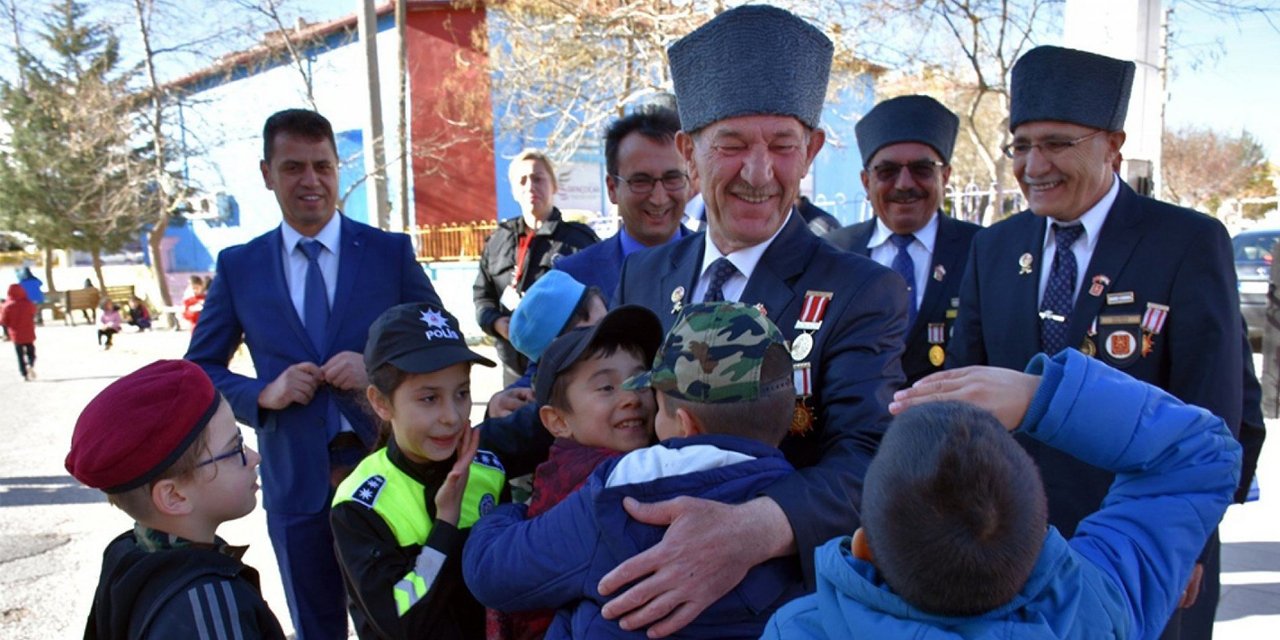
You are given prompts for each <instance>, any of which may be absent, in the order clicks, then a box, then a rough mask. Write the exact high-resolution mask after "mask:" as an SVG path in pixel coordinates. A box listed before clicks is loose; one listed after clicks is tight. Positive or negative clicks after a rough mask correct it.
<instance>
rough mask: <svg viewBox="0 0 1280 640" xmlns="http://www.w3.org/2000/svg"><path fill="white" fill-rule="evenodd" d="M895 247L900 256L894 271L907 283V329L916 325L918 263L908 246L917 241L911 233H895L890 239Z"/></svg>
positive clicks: (895, 257)
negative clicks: (912, 257) (913, 258)
mask: <svg viewBox="0 0 1280 640" xmlns="http://www.w3.org/2000/svg"><path fill="white" fill-rule="evenodd" d="M889 241H890V242H892V243H893V246H895V247H897V248H898V255H895V256H894V257H893V270H894V272H896V273H897V274H898V275H900V276H902V279H903V280H906V281H907V302H908V304H907V327H908V328H910V327H911V326H913V325H915V323H916V313H917V312H918V309H916V263H915V261H914V260H912V259H911V254H910V253H907V246H908V245H910V244H911V243H912V242H915V241H916V237H915V236H914V235H912V234H910V233H895V234H893V235H892V236H890V237H889Z"/></svg>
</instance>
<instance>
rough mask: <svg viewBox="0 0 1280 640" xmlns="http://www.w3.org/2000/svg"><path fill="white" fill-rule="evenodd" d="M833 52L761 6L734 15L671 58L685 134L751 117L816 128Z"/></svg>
mask: <svg viewBox="0 0 1280 640" xmlns="http://www.w3.org/2000/svg"><path fill="white" fill-rule="evenodd" d="M833 50H834V47H833V46H832V44H831V40H829V39H828V38H827V37H826V36H825V35H823V34H822V32H821V31H819V30H818V29H817V28H815V27H814V26H813V25H811V24H809V23H808V22H805V21H804V20H802V19H800V18H799V17H797V16H796V15H794V14H792V13H789V12H787V11H783V10H782V9H778V8H776V7H769V6H763V5H748V6H744V7H738V8H736V9H730V10H728V11H725V12H724V13H721V14H720V15H718V16H716V17H715V18H713V19H712V20H711V21H710V22H708V23H706V24H704V25H702V26H701V27H698V28H697V29H696V30H694V32H693V33H690V34H689V35H687V36H685V37H683V38H681V39H679V40H677V41H676V42H675V44H672V45H671V47H670V48H669V49H668V50H667V58H668V60H670V62H671V80H672V82H673V84H674V85H675V91H676V99H677V102H678V104H679V107H680V123H681V124H682V125H683V127H684V130H685V131H697V130H698V129H701V128H702V127H705V126H707V125H709V124H711V123H713V122H715V121H717V120H723V119H725V118H733V117H736V116H750V115H780V116H793V117H794V118H796V119H797V120H799V121H800V122H802V123H804V124H805V125H806V126H808V127H810V128H816V127H817V126H818V120H819V119H820V118H821V117H822V103H823V101H824V100H825V98H826V95H827V79H828V77H829V76H830V75H831V55H832V51H833Z"/></svg>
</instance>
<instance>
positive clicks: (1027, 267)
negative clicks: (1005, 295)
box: [1018, 253, 1035, 276]
mask: <svg viewBox="0 0 1280 640" xmlns="http://www.w3.org/2000/svg"><path fill="white" fill-rule="evenodd" d="M1034 261H1035V258H1033V257H1031V254H1030V253H1024V254H1022V255H1021V256H1018V275H1020V276H1025V275H1027V274H1029V273H1031V264H1032V263H1033V262H1034Z"/></svg>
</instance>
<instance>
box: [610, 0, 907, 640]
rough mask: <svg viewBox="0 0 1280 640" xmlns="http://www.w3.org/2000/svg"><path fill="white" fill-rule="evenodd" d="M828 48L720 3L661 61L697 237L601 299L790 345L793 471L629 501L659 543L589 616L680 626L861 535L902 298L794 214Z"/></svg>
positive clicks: (620, 572)
mask: <svg viewBox="0 0 1280 640" xmlns="http://www.w3.org/2000/svg"><path fill="white" fill-rule="evenodd" d="M832 49H833V47H832V44H831V41H830V40H829V39H827V37H826V36H825V35H823V34H822V32H821V31H819V30H818V29H816V28H814V27H813V26H812V25H810V24H808V23H807V22H805V21H804V20H802V19H800V18H798V17H796V16H795V15H793V14H791V13H788V12H786V11H783V10H781V9H777V8H774V7H769V6H764V5H748V6H743V7H738V8H735V9H731V10H729V11H725V12H723V13H721V14H720V15H719V16H717V17H715V18H714V19H712V20H711V21H710V22H708V23H707V24H705V25H703V26H702V27H700V28H698V29H697V30H696V31H694V32H693V33H691V34H689V35H688V36H686V37H684V38H682V39H681V40H679V41H678V42H676V43H675V44H673V45H672V46H671V48H670V50H669V51H668V54H669V60H670V64H671V76H672V79H673V81H674V84H675V93H676V96H677V99H678V104H679V109H680V122H681V124H682V126H683V130H682V131H681V132H680V133H679V134H678V135H677V137H676V146H677V147H678V148H679V149H680V151H681V153H682V154H683V155H684V157H685V160H686V162H687V163H688V165H689V166H690V171H691V174H692V176H693V178H694V179H695V180H698V181H699V184H700V185H701V190H702V194H703V196H704V199H705V202H706V213H707V228H706V231H704V232H699V233H696V234H693V235H690V236H687V237H685V238H682V239H681V240H679V241H677V242H675V243H673V244H670V245H667V246H664V247H659V248H656V249H651V250H648V251H641V252H638V253H635V254H633V255H631V256H630V257H629V258H627V261H626V262H625V263H624V264H623V268H622V280H621V284H620V285H619V287H618V291H617V294H616V296H615V300H616V301H617V302H619V303H623V304H642V305H644V306H647V307H649V308H650V309H652V310H654V311H655V312H656V313H657V314H658V315H659V317H660V318H661V319H662V321H663V324H664V326H665V327H666V328H670V327H671V325H672V324H674V322H675V320H676V318H677V316H678V314H679V312H680V310H681V309H682V308H683V307H684V305H687V304H690V303H693V302H704V301H716V300H729V301H735V302H744V303H747V304H753V305H757V306H759V307H760V308H761V309H762V310H763V311H764V312H765V313H766V314H767V315H768V316H769V319H770V320H772V321H773V322H774V324H776V325H777V326H778V327H779V328H780V329H781V330H782V332H783V334H784V335H785V336H786V337H787V338H788V341H789V343H790V345H791V357H792V361H793V362H792V365H793V369H794V375H793V380H794V385H795V390H796V393H797V406H796V412H795V413H796V419H795V420H794V421H793V424H792V428H791V431H790V434H789V435H788V436H787V438H786V439H785V440H784V441H783V443H782V445H781V447H780V448H781V449H782V451H783V453H785V454H786V457H787V459H788V460H789V461H790V462H791V463H792V464H793V465H794V466H795V467H796V468H797V469H798V471H797V472H796V473H793V474H791V475H789V476H787V477H786V478H784V479H782V480H780V481H778V482H777V483H775V484H773V485H772V486H770V487H769V488H768V489H766V490H765V491H764V495H761V496H760V497H757V498H755V499H753V500H750V501H748V502H746V503H743V504H739V505H725V504H719V503H715V502H710V501H706V500H699V499H696V498H680V499H677V500H671V501H665V502H659V503H654V504H641V503H637V502H634V501H628V503H627V505H626V507H627V509H628V512H629V513H630V514H631V515H632V516H633V517H635V518H636V519H638V520H641V521H643V522H646V523H649V524H655V525H670V526H669V528H668V529H667V532H666V534H665V536H664V538H663V541H662V542H661V543H660V544H658V545H657V546H655V547H653V548H651V549H649V550H648V551H646V552H644V553H642V554H639V555H637V556H635V557H633V558H631V559H630V560H628V561H627V562H626V563H624V564H622V565H620V566H619V567H618V568H617V569H615V570H614V571H612V572H610V573H609V574H608V575H606V576H605V577H604V579H603V580H602V581H601V583H600V585H599V587H600V592H601V593H602V594H603V595H605V596H610V597H613V599H612V600H611V601H610V602H609V604H608V605H606V606H605V608H604V610H603V614H604V615H605V616H606V617H609V618H617V619H619V623H620V624H621V625H622V626H623V628H626V629H636V628H641V627H643V626H645V625H649V624H650V623H654V624H653V626H651V627H649V633H650V634H651V635H655V636H657V635H666V634H670V633H672V632H674V631H675V630H677V629H679V628H681V627H683V626H684V625H685V624H687V623H688V622H689V621H690V620H692V619H693V618H694V617H696V616H697V615H698V613H700V612H701V611H703V610H704V609H705V608H706V607H707V606H708V605H710V604H711V603H712V602H714V601H716V600H717V599H718V598H720V597H722V596H723V595H724V594H725V593H727V592H728V591H729V590H730V589H732V588H733V587H734V586H735V585H736V584H737V583H738V582H739V581H740V580H741V579H742V577H743V576H744V575H745V574H746V572H747V571H748V570H749V569H750V568H751V567H754V566H756V565H758V564H760V563H761V562H764V561H766V560H769V559H771V558H781V557H791V558H794V561H795V562H796V563H797V564H798V565H799V567H800V568H801V569H802V570H803V571H804V573H805V575H806V576H807V579H808V581H809V584H810V585H811V586H812V584H813V582H812V580H813V577H812V576H813V550H814V548H815V547H817V546H819V545H820V544H822V543H824V542H826V541H827V540H829V539H831V538H832V537H835V536H837V535H847V534H848V532H849V531H852V530H853V529H855V528H857V525H858V500H859V499H860V492H861V485H862V477H863V475H864V474H865V473H866V469H867V465H868V463H869V462H870V460H871V457H872V455H873V454H874V452H875V449H876V446H877V445H878V443H879V441H880V437H881V435H882V434H883V433H884V429H885V426H886V425H887V423H888V412H887V406H888V402H889V400H890V399H891V397H892V394H893V393H894V391H896V390H897V388H898V386H899V385H900V384H901V383H902V368H901V365H900V362H899V359H900V357H901V354H902V337H903V333H904V331H905V330H906V315H907V299H906V291H905V287H903V285H902V281H901V279H900V278H898V277H897V276H896V275H894V274H893V272H892V271H890V270H889V269H886V268H884V267H882V266H880V265H878V264H876V263H875V262H873V261H871V260H868V259H867V258H864V257H862V256H858V255H854V254H852V253H848V252H844V251H840V250H839V249H836V248H835V247H833V246H831V245H830V244H827V243H826V242H824V241H822V240H821V239H819V238H818V237H817V236H815V235H814V234H813V232H811V231H810V230H809V229H808V227H807V226H806V225H805V222H804V220H803V219H802V218H801V217H800V216H799V215H798V214H797V213H796V212H795V211H794V207H793V205H794V204H795V202H796V200H797V196H798V194H799V190H800V180H801V178H802V177H803V176H804V175H805V173H806V172H807V171H808V170H809V167H810V165H811V163H812V162H813V159H814V157H815V156H816V155H817V154H818V151H819V150H820V149H821V148H822V145H823V143H824V141H825V134H824V132H823V131H822V129H820V128H818V125H819V118H820V116H821V113H822V107H823V99H824V97H825V95H826V87H827V79H828V75H829V72H830V65H831V56H832Z"/></svg>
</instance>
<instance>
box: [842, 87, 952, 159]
mask: <svg viewBox="0 0 1280 640" xmlns="http://www.w3.org/2000/svg"><path fill="white" fill-rule="evenodd" d="M959 128H960V118H957V117H956V114H954V113H951V110H950V109H948V108H946V107H944V106H942V103H940V102H938V101H937V100H934V99H933V98H930V97H929V96H901V97H898V98H891V99H889V100H885V101H884V102H881V103H880V104H877V105H876V106H875V107H874V108H872V109H871V111H868V112H867V115H865V116H863V117H862V119H861V120H859V121H858V124H857V125H855V126H854V133H856V134H857V136H858V150H859V151H861V152H862V166H864V167H865V166H867V164H868V163H869V162H871V157H872V156H874V155H876V152H877V151H879V150H881V149H883V148H885V147H887V146H889V145H891V144H898V143H900V142H918V143H920V144H925V145H929V146H930V147H933V150H934V151H937V152H938V155H939V156H941V158H942V161H943V162H946V163H950V162H951V152H952V150H954V149H955V146H956V131H958V130H959Z"/></svg>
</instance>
